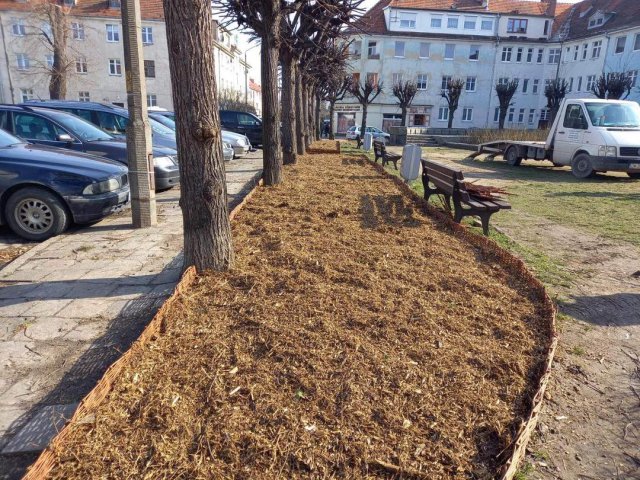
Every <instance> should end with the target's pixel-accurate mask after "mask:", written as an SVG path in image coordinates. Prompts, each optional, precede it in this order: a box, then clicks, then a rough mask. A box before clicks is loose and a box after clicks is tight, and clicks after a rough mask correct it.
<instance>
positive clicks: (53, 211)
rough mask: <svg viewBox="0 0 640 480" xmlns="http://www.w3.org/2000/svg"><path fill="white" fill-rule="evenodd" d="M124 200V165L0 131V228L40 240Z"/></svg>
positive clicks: (100, 214)
mask: <svg viewBox="0 0 640 480" xmlns="http://www.w3.org/2000/svg"><path fill="white" fill-rule="evenodd" d="M128 201H129V179H128V176H127V167H125V166H124V165H122V164H120V163H117V162H114V161H111V160H107V159H101V158H98V157H94V156H92V155H87V154H85V153H80V152H73V151H68V150H66V151H65V150H61V149H58V148H50V147H45V146H42V145H32V144H28V143H25V142H24V141H23V140H21V139H19V138H18V137H15V136H13V135H11V134H9V133H7V132H5V131H3V130H0V224H2V225H8V226H9V228H11V230H13V232H14V233H16V234H17V235H19V236H21V237H23V238H26V239H27V240H35V241H42V240H46V239H47V238H50V237H53V236H54V235H58V234H60V233H62V232H64V231H65V230H66V229H67V227H68V226H69V225H70V224H71V223H72V222H74V223H77V224H89V223H94V222H96V221H98V220H101V219H102V218H104V217H106V216H107V215H109V214H111V213H112V212H114V211H116V210H117V209H119V208H121V207H122V206H124V205H125V204H126V203H127V202H128Z"/></svg>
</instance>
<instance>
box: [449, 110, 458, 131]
mask: <svg viewBox="0 0 640 480" xmlns="http://www.w3.org/2000/svg"><path fill="white" fill-rule="evenodd" d="M454 113H456V111H455V110H451V108H449V123H448V124H447V128H451V127H452V126H453V114H454Z"/></svg>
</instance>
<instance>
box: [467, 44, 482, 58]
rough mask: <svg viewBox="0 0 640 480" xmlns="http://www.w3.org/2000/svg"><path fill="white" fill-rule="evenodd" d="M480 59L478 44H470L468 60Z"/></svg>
mask: <svg viewBox="0 0 640 480" xmlns="http://www.w3.org/2000/svg"><path fill="white" fill-rule="evenodd" d="M479 59H480V45H471V47H469V60H479Z"/></svg>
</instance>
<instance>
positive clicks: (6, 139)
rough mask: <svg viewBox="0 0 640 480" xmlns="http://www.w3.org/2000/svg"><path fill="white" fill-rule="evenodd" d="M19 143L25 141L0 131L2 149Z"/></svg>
mask: <svg viewBox="0 0 640 480" xmlns="http://www.w3.org/2000/svg"><path fill="white" fill-rule="evenodd" d="M19 143H24V141H22V140H20V139H19V138H18V137H14V136H13V135H11V134H10V133H7V132H5V131H4V130H1V129H0V147H10V146H11V145H17V144H19Z"/></svg>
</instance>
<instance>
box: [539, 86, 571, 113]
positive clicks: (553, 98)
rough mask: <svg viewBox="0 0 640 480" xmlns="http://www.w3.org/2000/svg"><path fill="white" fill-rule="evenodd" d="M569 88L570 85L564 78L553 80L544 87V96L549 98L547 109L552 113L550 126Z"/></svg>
mask: <svg viewBox="0 0 640 480" xmlns="http://www.w3.org/2000/svg"><path fill="white" fill-rule="evenodd" d="M568 88H569V84H568V83H567V81H566V80H565V79H564V78H556V79H553V80H551V81H550V82H549V83H548V84H547V86H546V87H544V96H545V97H547V108H548V109H549V112H550V118H549V122H550V124H551V123H553V121H554V120H555V118H556V115H557V114H558V110H559V109H560V103H561V102H562V99H563V98H564V97H566V96H567V89H568Z"/></svg>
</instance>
